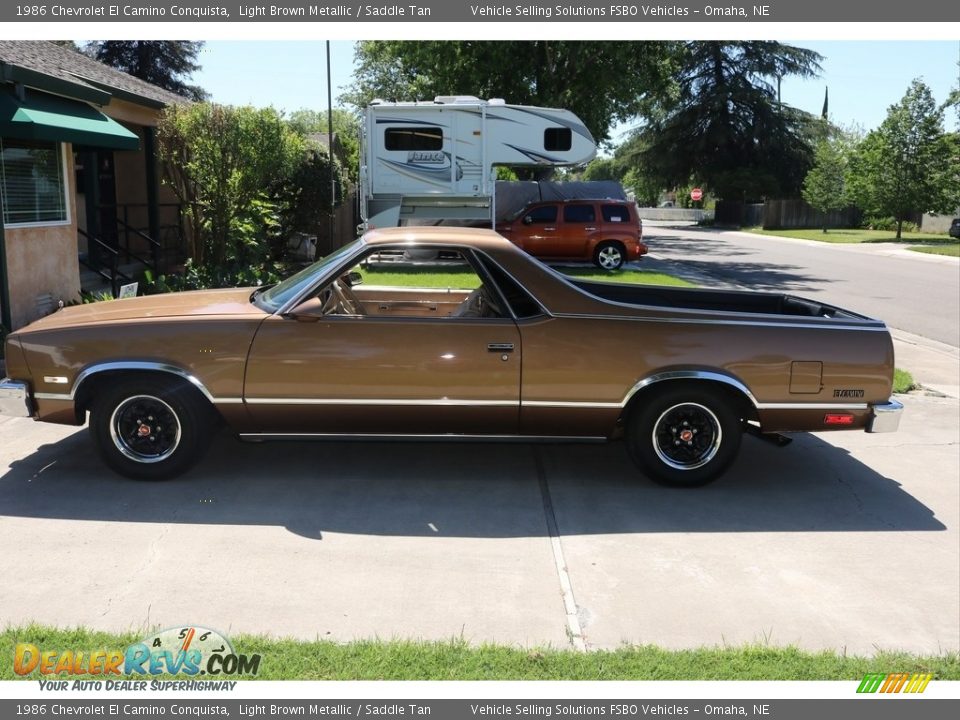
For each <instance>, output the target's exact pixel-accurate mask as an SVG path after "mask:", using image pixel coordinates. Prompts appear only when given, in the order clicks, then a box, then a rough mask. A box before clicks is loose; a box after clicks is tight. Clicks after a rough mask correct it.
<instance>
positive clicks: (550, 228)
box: [544, 227, 556, 230]
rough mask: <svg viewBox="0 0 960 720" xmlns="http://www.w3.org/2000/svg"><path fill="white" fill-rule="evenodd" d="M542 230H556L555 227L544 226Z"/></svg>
mask: <svg viewBox="0 0 960 720" xmlns="http://www.w3.org/2000/svg"><path fill="white" fill-rule="evenodd" d="M544 230H556V228H555V227H545V228H544Z"/></svg>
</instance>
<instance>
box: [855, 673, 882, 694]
mask: <svg viewBox="0 0 960 720" xmlns="http://www.w3.org/2000/svg"><path fill="white" fill-rule="evenodd" d="M886 677H887V676H886V675H884V674H883V673H871V674H869V675H864V676H863V682H861V683H860V687H858V688H857V692H858V693H875V692H876V691H877V689H878V688H879V687H880V683H882V682H883V680H884V678H886Z"/></svg>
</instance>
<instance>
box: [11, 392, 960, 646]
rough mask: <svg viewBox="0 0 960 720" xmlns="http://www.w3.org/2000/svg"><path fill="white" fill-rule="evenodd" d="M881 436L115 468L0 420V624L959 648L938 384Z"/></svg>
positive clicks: (236, 447)
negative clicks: (150, 473) (649, 458)
mask: <svg viewBox="0 0 960 720" xmlns="http://www.w3.org/2000/svg"><path fill="white" fill-rule="evenodd" d="M905 403H906V405H907V412H906V414H905V416H904V419H903V423H902V427H901V431H900V432H899V433H898V434H897V435H866V434H861V433H837V434H831V435H827V434H824V435H801V436H799V437H797V439H796V441H795V442H794V443H793V444H792V445H791V446H789V447H787V448H785V449H777V448H774V447H772V446H770V445H768V444H764V443H761V442H759V441H756V440H753V439H752V438H748V439H746V440H745V442H744V447H743V450H742V453H741V456H740V459H739V460H738V462H737V463H736V465H735V466H734V467H733V469H732V470H731V471H730V472H729V473H728V474H727V476H725V477H724V478H722V479H721V480H720V481H719V482H717V483H716V484H714V485H712V486H709V487H706V488H703V489H699V490H693V491H676V490H668V489H664V488H661V487H659V486H656V485H653V484H652V483H650V482H649V481H647V480H646V479H645V478H643V477H642V476H640V475H639V474H638V473H637V472H636V471H635V470H634V469H633V466H632V465H631V464H630V462H629V460H628V459H627V457H626V452H625V450H624V448H623V446H622V445H620V444H614V445H609V446H593V445H580V446H572V445H571V446H555V445H545V446H536V447H534V446H525V445H473V444H437V443H422V444H387V443H376V444H346V443H335V444H306V443H287V444H268V445H244V444H241V443H238V442H237V441H235V440H233V439H232V438H230V437H229V436H226V435H224V436H222V437H219V438H218V439H217V440H216V442H215V443H214V445H213V447H212V448H211V452H210V453H209V455H208V456H207V458H206V459H205V461H204V462H202V463H201V465H200V466H199V467H197V468H196V469H195V470H193V471H192V472H191V473H190V474H189V475H187V476H185V477H184V478H182V479H179V480H175V481H172V482H167V483H160V484H150V483H138V482H132V481H128V480H123V479H121V478H119V477H116V476H114V475H113V474H111V473H109V472H108V471H106V470H105V469H104V468H103V466H102V465H101V464H100V463H99V461H98V459H97V458H96V456H95V454H94V451H93V448H92V445H91V443H90V442H89V440H88V438H87V433H86V431H85V430H80V429H76V428H63V427H56V426H49V425H43V424H38V423H33V422H31V421H27V420H18V419H10V418H5V419H0V548H2V553H0V577H2V578H3V582H2V583H0V622H3V623H13V624H20V623H26V622H29V621H37V622H40V623H50V624H57V625H75V624H83V625H87V626H91V627H94V628H100V629H109V630H127V629H141V628H143V627H147V626H164V627H165V626H171V625H178V624H183V623H198V624H203V625H207V626H210V627H214V628H217V629H220V630H222V631H225V632H227V633H237V632H241V631H243V632H256V633H268V634H272V635H277V636H295V637H300V638H307V639H312V638H317V637H319V638H329V639H334V640H350V639H353V638H369V637H373V636H378V637H380V638H424V639H445V638H450V637H463V638H465V639H467V640H469V641H471V642H476V643H479V642H484V641H496V642H503V643H511V644H517V645H522V646H534V645H553V646H556V647H566V646H572V647H582V648H587V649H594V648H614V647H617V646H619V645H621V644H622V643H659V644H662V645H665V646H669V647H691V646H700V645H715V644H722V643H741V642H751V641H761V642H764V641H769V642H771V643H774V644H788V643H796V644H797V645H800V646H802V647H805V648H812V649H816V648H836V649H844V648H845V649H846V651H847V652H854V653H868V654H869V653H873V652H875V651H876V649H877V648H884V649H893V648H897V649H905V650H911V651H916V652H923V653H937V652H940V651H946V650H957V649H958V647H960V592H958V588H960V575H958V573H960V561H958V559H960V535H958V531H957V528H958V520H960V518H958V512H960V489H958V488H960V477H958V461H957V445H958V435H960V421H958V413H957V401H956V400H954V399H949V398H940V397H930V396H923V395H916V396H913V395H911V396H908V397H906V399H905Z"/></svg>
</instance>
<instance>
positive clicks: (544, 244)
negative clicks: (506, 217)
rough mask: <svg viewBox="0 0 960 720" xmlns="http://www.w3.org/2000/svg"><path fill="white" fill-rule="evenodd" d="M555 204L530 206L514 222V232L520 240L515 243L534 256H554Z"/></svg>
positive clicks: (555, 247)
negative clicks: (518, 220) (518, 219)
mask: <svg viewBox="0 0 960 720" xmlns="http://www.w3.org/2000/svg"><path fill="white" fill-rule="evenodd" d="M558 214H559V213H558V211H557V206H556V205H539V206H537V207H534V208H531V209H530V210H529V211H528V212H526V213H525V214H524V215H523V216H522V217H521V218H520V222H519V223H514V232H515V233H516V237H517V238H518V239H519V240H520V242H518V243H517V245H519V246H520V247H521V248H523V249H524V250H526V251H527V252H528V253H530V254H531V255H533V256H534V257H554V256H555V255H556V250H557V233H558V226H557V219H558V217H557V216H558Z"/></svg>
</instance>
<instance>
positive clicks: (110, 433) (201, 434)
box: [90, 377, 215, 480]
mask: <svg viewBox="0 0 960 720" xmlns="http://www.w3.org/2000/svg"><path fill="white" fill-rule="evenodd" d="M203 403H204V400H203V398H202V397H200V396H199V394H198V392H197V391H196V390H195V389H194V388H192V387H190V386H189V385H186V384H185V383H183V382H182V381H174V380H165V379H161V378H155V377H143V378H130V379H127V380H123V381H121V382H119V383H117V384H116V385H114V386H107V387H105V388H104V389H103V390H102V392H100V393H98V396H97V397H96V399H95V400H94V402H93V405H92V407H91V409H90V434H91V435H92V436H93V440H94V442H95V443H96V445H97V450H98V451H99V452H100V457H102V458H103V461H104V462H105V463H106V464H107V465H109V466H110V468H111V469H113V470H114V471H115V472H117V473H119V474H120V475H124V476H126V477H129V478H134V479H137V480H167V479H169V478H172V477H175V476H177V475H179V474H181V473H183V472H184V471H186V470H187V469H189V468H190V466H191V465H193V463H194V462H195V461H196V460H197V459H198V458H199V457H200V454H201V451H202V449H203V448H204V447H205V445H206V440H207V439H208V437H209V435H210V432H211V430H212V429H213V427H214V425H215V418H214V417H213V413H212V411H211V409H210V408H207V407H205V406H204V404H203Z"/></svg>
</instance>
